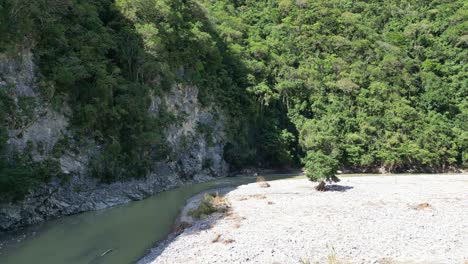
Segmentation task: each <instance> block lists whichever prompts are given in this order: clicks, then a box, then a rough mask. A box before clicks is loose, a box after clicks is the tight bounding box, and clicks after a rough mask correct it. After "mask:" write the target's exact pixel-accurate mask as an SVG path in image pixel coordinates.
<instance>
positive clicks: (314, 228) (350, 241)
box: [141, 175, 468, 264]
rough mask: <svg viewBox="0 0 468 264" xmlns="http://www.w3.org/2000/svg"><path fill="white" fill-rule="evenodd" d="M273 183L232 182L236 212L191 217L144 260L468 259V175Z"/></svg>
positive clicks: (152, 263) (155, 263) (450, 262)
mask: <svg viewBox="0 0 468 264" xmlns="http://www.w3.org/2000/svg"><path fill="white" fill-rule="evenodd" d="M269 185H270V187H268V188H262V186H260V185H259V184H256V183H252V184H247V185H242V186H239V187H238V188H235V189H233V190H230V191H228V192H227V194H226V195H225V199H227V200H228V202H229V204H230V209H229V210H228V211H227V212H225V213H217V214H213V215H211V216H210V217H208V218H205V219H202V220H199V221H195V222H192V226H191V227H189V228H187V229H185V231H184V232H183V233H181V234H180V235H179V236H177V237H175V238H173V239H172V240H168V241H166V242H165V243H161V244H160V245H159V246H158V247H156V248H154V249H153V250H152V253H151V254H149V255H148V256H147V257H146V258H144V261H142V262H141V263H145V264H169V263H184V264H190V263H193V264H198V263H282V264H284V263H291V264H293V263H294V264H297V263H369V264H370V263H385V264H389V263H392V264H395V263H413V264H416V263H418V264H422V263H424V264H426V263H432V264H434V263H441V264H442V263H444V264H445V263H447V264H466V263H467V261H468V221H467V219H468V175H417V176H404V177H400V176H371V177H367V176H366V177H350V178H342V181H341V182H340V183H339V184H338V185H331V186H329V187H328V189H329V190H328V191H326V192H317V191H316V190H315V189H314V186H315V185H316V184H315V183H312V182H310V181H308V180H306V179H299V180H289V179H286V180H280V181H274V182H269ZM189 205H191V204H190V203H189ZM191 206H193V205H191Z"/></svg>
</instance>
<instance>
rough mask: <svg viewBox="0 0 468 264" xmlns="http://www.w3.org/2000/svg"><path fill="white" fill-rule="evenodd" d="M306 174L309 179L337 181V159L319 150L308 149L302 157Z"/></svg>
mask: <svg viewBox="0 0 468 264" xmlns="http://www.w3.org/2000/svg"><path fill="white" fill-rule="evenodd" d="M304 165H305V170H306V173H305V174H306V176H307V177H308V178H309V179H310V180H311V181H319V180H327V181H334V182H337V181H339V180H338V178H337V177H336V176H335V172H336V170H337V169H338V161H337V160H336V159H334V158H332V157H330V156H328V155H325V154H323V153H322V152H321V151H309V152H308V153H307V156H306V157H305V158H304Z"/></svg>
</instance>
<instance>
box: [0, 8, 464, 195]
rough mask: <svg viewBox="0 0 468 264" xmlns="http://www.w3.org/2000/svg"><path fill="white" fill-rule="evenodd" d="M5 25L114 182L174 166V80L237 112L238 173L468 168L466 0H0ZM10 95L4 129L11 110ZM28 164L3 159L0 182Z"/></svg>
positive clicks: (234, 155) (5, 34) (46, 93)
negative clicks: (160, 98)
mask: <svg viewBox="0 0 468 264" xmlns="http://www.w3.org/2000/svg"><path fill="white" fill-rule="evenodd" d="M0 22H1V23H0V32H1V35H2V38H1V39H0V51H1V52H7V53H8V52H15V49H18V46H30V47H32V50H33V53H34V55H35V60H36V63H37V65H38V66H39V69H40V73H41V75H40V76H41V79H40V88H41V92H42V96H43V97H44V98H45V100H49V101H51V102H52V103H53V104H54V105H61V104H62V103H63V102H67V103H68V104H69V105H70V106H71V108H72V111H73V126H74V128H75V130H76V131H77V133H78V134H81V135H87V136H89V135H91V136H92V137H93V138H94V139H95V140H96V141H97V142H99V143H100V144H102V145H103V146H104V150H103V153H102V155H101V156H100V158H99V159H98V160H97V161H96V166H95V174H96V175H97V176H98V177H100V178H102V179H103V180H106V181H111V180H115V179H119V178H122V177H134V176H141V175H145V173H146V172H147V170H148V167H149V163H151V161H152V160H154V159H155V158H163V157H165V156H166V155H167V154H166V153H167V152H168V151H169V150H167V149H166V147H165V146H164V140H163V139H162V136H163V133H162V131H163V130H164V128H165V127H166V126H167V124H169V123H170V122H173V118H172V117H171V116H170V115H169V114H165V113H164V111H163V110H162V113H161V115H160V116H161V117H160V118H158V119H155V118H152V117H150V116H149V114H148V113H147V112H148V111H147V109H148V107H149V103H150V101H149V94H151V93H153V94H160V93H164V91H167V89H169V87H170V86H171V84H172V83H174V82H186V83H191V84H195V85H196V86H197V87H199V89H200V93H199V100H200V101H201V102H203V103H204V104H206V105H209V104H216V105H218V106H219V107H220V108H221V109H223V111H224V112H225V115H226V116H228V118H229V122H227V124H228V127H227V132H228V133H227V134H228V140H227V144H226V146H225V159H226V160H227V161H228V162H229V163H230V164H231V167H232V168H234V169H236V168H242V167H244V166H265V167H282V166H296V165H298V164H301V163H302V164H303V165H304V166H305V167H306V169H307V172H308V174H309V176H311V177H312V178H316V177H326V176H330V175H332V174H333V173H334V171H335V170H336V169H337V168H339V167H342V168H353V169H359V170H369V171H372V170H374V169H375V168H379V167H385V168H386V169H387V170H389V171H394V172H398V171H406V170H415V171H430V170H444V169H447V168H455V167H467V165H468V100H467V98H468V83H467V82H468V78H467V75H468V69H467V67H468V66H467V65H468V64H467V58H468V52H467V48H468V4H467V3H466V1H463V0H453V1H449V0H435V1H423V0H417V1H409V0H408V1H407V0H389V1H372V0H371V1H358V0H314V1H312V0H277V1H273V0H262V1H258V0H200V1H195V0H115V1H113V0H88V1H84V0H37V1H29V0H2V1H1V2H0ZM180 69H183V70H184V74H183V75H180V74H177V72H178V71H179V70H180ZM0 98H1V99H2V100H0V108H1V110H2V111H1V113H0V118H1V119H2V120H4V123H5V124H6V123H7V122H8V120H9V119H8V116H9V115H13V114H14V109H11V108H12V107H11V105H10V104H9V103H8V96H7V95H5V94H1V95H0ZM0 139H1V142H0V148H1V147H2V145H3V144H4V142H5V140H6V137H5V129H4V128H3V127H2V129H1V130H0ZM154 146H157V147H156V148H155V147H154ZM148 148H149V149H148ZM20 163H21V162H20V161H10V164H7V163H5V162H3V161H2V163H1V164H0V186H7V185H6V183H5V182H11V181H16V179H17V178H18V177H17V178H15V179H13V180H12V177H11V175H13V174H12V173H11V171H12V170H15V168H16V169H17V170H18V169H19V168H20V166H19V165H18V164H20ZM23 163H24V162H23ZM12 164H13V165H12ZM12 166H13V168H12ZM17 170H16V171H17ZM28 170H29V169H24V170H22V172H21V173H20V174H21V175H31V173H32V172H28ZM33 174H34V173H33ZM9 175H10V176H9ZM15 177H16V176H15ZM31 177H34V176H24V177H19V178H25V179H30V178H31ZM1 188H2V187H0V191H1Z"/></svg>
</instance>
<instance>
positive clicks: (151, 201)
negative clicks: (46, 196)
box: [0, 174, 296, 264]
mask: <svg viewBox="0 0 468 264" xmlns="http://www.w3.org/2000/svg"><path fill="white" fill-rule="evenodd" d="M294 176H296V175H291V174H290V175H276V176H275V175H271V176H267V178H268V180H275V179H282V178H291V177H294ZM254 181H255V178H252V177H234V178H222V179H218V180H214V181H211V182H206V183H200V184H193V185H186V186H183V187H180V188H177V189H173V190H170V191H165V192H161V193H159V194H156V195H154V196H152V197H149V198H147V199H145V200H142V201H138V202H131V203H128V204H125V205H120V206H116V207H112V208H109V209H105V210H100V211H93V212H86V213H82V214H78V215H72V216H67V217H62V218H60V219H57V220H53V221H49V222H46V223H44V224H41V225H39V226H35V227H31V228H27V229H25V230H22V231H21V232H19V233H15V234H10V235H7V236H4V237H3V238H1V239H0V263H1V264H31V263H47V264H75V263H76V264H86V263H89V264H97V263H99V264H103V263H109V264H128V263H133V262H135V261H136V260H138V259H139V258H140V257H142V256H143V255H144V254H145V252H146V250H147V249H149V248H151V247H152V246H154V244H155V242H157V241H160V240H163V239H165V238H166V237H167V235H168V234H169V233H170V231H171V227H172V225H173V223H174V221H175V219H176V217H177V215H178V213H179V211H180V209H181V208H182V207H183V206H184V205H185V203H186V201H187V199H189V198H190V197H192V196H193V195H195V194H197V193H199V192H202V191H204V190H207V189H211V188H217V187H224V186H238V185H241V184H245V183H250V182H254ZM108 249H112V251H110V252H109V253H108V254H105V255H104V256H101V254H102V253H104V252H106V251H107V250H108Z"/></svg>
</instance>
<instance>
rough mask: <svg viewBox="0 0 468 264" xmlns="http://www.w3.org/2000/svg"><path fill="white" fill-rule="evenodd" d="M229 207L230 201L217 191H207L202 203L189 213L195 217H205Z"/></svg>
mask: <svg viewBox="0 0 468 264" xmlns="http://www.w3.org/2000/svg"><path fill="white" fill-rule="evenodd" d="M228 208H229V203H228V201H227V199H226V198H225V197H222V196H219V195H218V194H217V193H215V194H208V193H206V194H205V196H204V197H203V200H202V201H201V202H200V205H199V206H198V207H197V208H196V209H193V210H191V211H190V212H189V215H191V216H193V217H195V218H198V219H200V218H205V217H207V216H208V215H210V214H212V213H216V212H219V213H223V212H226V211H227V209H228Z"/></svg>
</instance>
